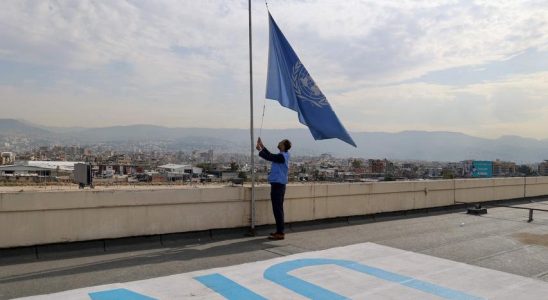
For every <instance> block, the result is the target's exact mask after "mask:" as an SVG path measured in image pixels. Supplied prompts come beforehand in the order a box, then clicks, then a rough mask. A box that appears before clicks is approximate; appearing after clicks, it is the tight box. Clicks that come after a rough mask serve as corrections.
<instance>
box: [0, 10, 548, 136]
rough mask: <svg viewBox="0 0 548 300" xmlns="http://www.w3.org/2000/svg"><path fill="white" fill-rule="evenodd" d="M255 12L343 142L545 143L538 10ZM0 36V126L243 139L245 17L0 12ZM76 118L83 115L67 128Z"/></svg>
mask: <svg viewBox="0 0 548 300" xmlns="http://www.w3.org/2000/svg"><path fill="white" fill-rule="evenodd" d="M253 5H254V6H253V33H254V34H253V39H254V48H253V51H254V55H253V63H254V76H255V81H254V82H255V94H254V95H255V114H256V115H260V112H261V109H262V102H263V95H264V82H265V80H266V62H267V53H268V48H267V47H268V24H267V18H266V16H267V15H266V9H265V7H264V5H262V3H259V2H253ZM269 5H270V9H271V12H272V14H273V16H274V18H275V19H276V20H277V22H278V25H279V26H280V28H281V29H282V31H283V32H284V33H285V35H286V37H287V38H288V40H289V41H290V43H291V44H292V45H293V47H294V49H295V50H296V52H297V53H298V55H299V56H300V58H301V59H302V61H303V63H304V64H305V65H306V66H307V68H308V70H309V71H310V72H311V74H312V76H313V77H314V78H315V80H316V81H317V83H318V85H319V86H320V87H321V89H322V90H323V91H324V93H325V94H326V95H327V96H328V99H329V100H330V101H331V103H332V104H333V106H334V108H335V110H336V112H337V114H338V115H339V117H340V119H341V120H343V123H345V125H346V126H347V127H348V129H350V130H371V129H373V130H388V131H398V130H405V129H426V130H436V129H451V130H454V131H465V132H468V133H475V134H478V135H483V136H489V135H497V134H503V133H506V132H507V131H509V130H510V131H515V132H514V133H516V134H525V135H528V134H532V135H536V136H543V137H546V136H548V131H545V130H544V129H542V130H541V129H535V130H534V131H531V128H532V126H537V125H538V124H540V123H538V122H539V121H538V120H540V119H542V118H545V117H546V116H547V115H546V113H545V106H544V105H543V103H542V101H543V98H544V95H546V89H545V88H544V87H543V84H544V86H546V82H545V78H546V77H545V72H546V71H547V68H548V66H546V64H543V63H535V61H539V60H542V58H545V57H546V56H547V55H548V54H547V53H548V21H547V20H548V3H547V2H546V1H517V0H516V1H495V2H494V1H480V0H475V1H454V0H440V1H395V0H394V1H381V2H379V1H357V0H356V1H330V0H319V1H292V0H291V1H290V0H286V1H273V2H271V3H270V4H269ZM0 25H1V26H0V67H3V68H0V88H1V89H2V91H3V93H2V95H1V97H2V98H3V100H2V101H3V102H5V103H9V105H6V106H5V107H7V108H6V109H5V110H3V111H2V112H1V113H0V117H11V116H16V117H19V118H26V119H30V120H31V121H40V122H42V123H46V124H49V125H67V126H69V125H80V126H82V125H85V126H101V125H103V126H106V125H112V124H128V123H152V124H158V125H168V126H198V127H240V128H245V127H247V126H248V122H249V121H248V117H249V107H248V106H249V99H248V97H249V96H248V93H249V91H248V89H249V87H248V80H249V74H248V68H249V66H248V57H247V56H248V44H247V42H248V40H247V39H248V37H247V30H248V28H247V25H248V24H247V1H243V0H233V1H192V0H187V1H181V0H164V1H106V0H105V1H53V0H51V1H46V0H44V1H3V2H1V3H0ZM516 99H520V100H519V101H518V100H516ZM520 101H521V102H520ZM79 107H85V108H86V111H88V112H89V114H86V115H85V116H81V115H80V116H76V115H77V113H78V109H79ZM535 107H536V108H537V109H535ZM44 111H47V112H51V113H52V114H54V113H55V112H59V111H62V112H63V117H60V118H52V117H51V114H43V112H44ZM97 116H100V117H97ZM255 122H256V123H259V121H258V120H257V119H256V121H255ZM507 124H512V125H511V126H510V125H507ZM299 126H300V125H299V123H298V122H297V120H296V117H295V114H294V113H293V112H291V111H287V110H285V109H282V108H279V105H277V104H276V103H274V102H271V101H270V100H269V101H268V102H267V113H266V119H265V128H272V127H275V128H288V127H299ZM547 130H548V129H547ZM532 132H534V133H532Z"/></svg>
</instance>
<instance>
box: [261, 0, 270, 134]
mask: <svg viewBox="0 0 548 300" xmlns="http://www.w3.org/2000/svg"><path fill="white" fill-rule="evenodd" d="M264 4H265V5H266V10H267V11H270V10H269V9H268V1H267V0H264ZM265 109H266V97H265V98H263V114H262V116H261V127H260V128H259V137H261V135H262V133H263V123H264V112H265Z"/></svg>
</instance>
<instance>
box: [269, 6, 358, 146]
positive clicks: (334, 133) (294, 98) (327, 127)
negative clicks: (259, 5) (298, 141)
mask: <svg viewBox="0 0 548 300" xmlns="http://www.w3.org/2000/svg"><path fill="white" fill-rule="evenodd" d="M268 18H269V23H270V48H269V51H268V78H267V81H266V98H268V99H273V100H277V101H279V102H280V104H281V105H282V106H284V107H287V108H289V109H292V110H294V111H296V112H297V113H298V114H299V121H300V122H301V123H302V124H304V125H306V126H308V129H309V130H310V132H311V133H312V136H313V137H314V139H316V140H324V139H332V138H338V139H340V140H342V141H344V142H347V143H349V144H350V145H352V146H354V147H356V144H355V143H354V141H353V140H352V138H351V137H350V135H349V134H348V132H347V131H346V129H345V128H344V126H343V125H342V124H341V122H340V121H339V119H338V118H337V115H336V114H335V112H334V111H333V109H332V108H331V105H329V102H327V99H326V98H325V96H324V94H323V93H322V91H320V89H319V88H318V86H317V85H316V83H315V82H314V80H313V79H312V77H311V76H310V74H309V73H308V71H307V70H306V68H305V67H304V66H303V64H302V63H301V61H300V60H299V58H298V57H297V54H295V51H293V48H291V45H290V44H289V42H288V41H287V40H286V38H285V37H284V35H283V33H282V32H281V31H280V28H279V27H278V25H277V24H276V22H275V21H274V19H273V18H272V16H271V15H270V13H269V14H268Z"/></svg>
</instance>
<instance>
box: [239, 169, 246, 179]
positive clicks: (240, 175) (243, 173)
mask: <svg viewBox="0 0 548 300" xmlns="http://www.w3.org/2000/svg"><path fill="white" fill-rule="evenodd" d="M238 178H241V179H243V180H246V179H247V173H246V172H243V171H242V172H239V173H238Z"/></svg>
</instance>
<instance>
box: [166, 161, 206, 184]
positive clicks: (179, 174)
mask: <svg viewBox="0 0 548 300" xmlns="http://www.w3.org/2000/svg"><path fill="white" fill-rule="evenodd" d="M158 170H159V171H160V173H161V174H163V175H165V176H166V177H167V179H168V180H170V181H175V180H185V179H190V178H192V177H193V175H200V174H202V168H197V167H193V166H191V165H179V164H165V165H162V166H159V167H158Z"/></svg>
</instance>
